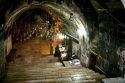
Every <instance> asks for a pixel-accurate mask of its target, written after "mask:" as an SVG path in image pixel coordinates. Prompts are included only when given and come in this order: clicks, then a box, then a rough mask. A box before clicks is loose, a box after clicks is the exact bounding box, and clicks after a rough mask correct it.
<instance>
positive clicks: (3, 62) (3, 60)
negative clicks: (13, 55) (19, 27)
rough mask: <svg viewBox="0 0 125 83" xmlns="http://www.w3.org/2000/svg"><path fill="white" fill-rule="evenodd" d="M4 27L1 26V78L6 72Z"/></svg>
mask: <svg viewBox="0 0 125 83" xmlns="http://www.w3.org/2000/svg"><path fill="white" fill-rule="evenodd" d="M3 37H4V36H3V29H1V28H0V80H1V79H2V78H3V76H4V74H5V72H4V71H5V57H4V39H3Z"/></svg>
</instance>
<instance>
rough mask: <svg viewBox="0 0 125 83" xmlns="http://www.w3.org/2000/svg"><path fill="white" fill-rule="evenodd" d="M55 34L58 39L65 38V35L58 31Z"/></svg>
mask: <svg viewBox="0 0 125 83" xmlns="http://www.w3.org/2000/svg"><path fill="white" fill-rule="evenodd" d="M57 36H58V37H59V39H64V38H65V36H64V35H63V34H61V33H58V34H57Z"/></svg>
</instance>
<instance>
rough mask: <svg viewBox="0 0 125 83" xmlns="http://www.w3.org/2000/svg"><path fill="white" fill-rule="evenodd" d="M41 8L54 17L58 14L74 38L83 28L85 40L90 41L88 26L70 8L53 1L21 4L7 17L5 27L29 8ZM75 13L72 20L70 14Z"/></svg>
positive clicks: (63, 25) (63, 26)
mask: <svg viewBox="0 0 125 83" xmlns="http://www.w3.org/2000/svg"><path fill="white" fill-rule="evenodd" d="M35 8H40V9H42V10H45V11H47V12H48V13H49V14H50V15H51V16H52V17H53V15H55V16H58V17H59V18H60V20H61V23H62V24H61V26H62V28H63V29H64V31H65V32H66V33H67V34H70V35H72V36H73V37H74V38H76V39H79V38H78V34H77V29H78V28H82V29H83V36H84V39H85V41H88V39H87V38H88V37H87V32H86V26H85V24H83V22H81V20H80V19H79V18H78V17H77V15H75V14H74V13H73V12H72V11H69V9H66V8H64V7H62V5H59V4H55V3H52V2H41V3H39V2H33V3H32V4H27V5H26V4H25V5H21V6H20V7H19V8H17V9H16V10H14V11H13V12H12V13H11V14H9V15H8V16H7V17H6V22H5V28H9V27H10V26H11V25H12V24H13V22H14V21H15V20H16V19H17V18H19V17H20V16H21V14H23V12H25V11H27V10H29V9H35ZM50 11H51V12H50ZM71 13H73V17H72V19H73V20H70V15H71Z"/></svg>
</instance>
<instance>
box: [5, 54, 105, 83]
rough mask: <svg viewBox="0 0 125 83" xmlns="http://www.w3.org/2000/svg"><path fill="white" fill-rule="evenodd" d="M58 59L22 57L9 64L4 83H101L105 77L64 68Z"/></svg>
mask: <svg viewBox="0 0 125 83" xmlns="http://www.w3.org/2000/svg"><path fill="white" fill-rule="evenodd" d="M56 61H58V58H55V57H53V56H46V57H41V58H40V57H20V58H19V59H16V61H15V62H11V63H9V64H8V70H7V71H8V72H7V77H6V79H5V81H4V83H99V81H100V80H101V79H102V78H104V77H105V76H103V75H100V74H99V73H95V72H94V71H92V70H90V69H88V68H84V67H74V68H73V67H63V66H62V64H61V63H60V62H56Z"/></svg>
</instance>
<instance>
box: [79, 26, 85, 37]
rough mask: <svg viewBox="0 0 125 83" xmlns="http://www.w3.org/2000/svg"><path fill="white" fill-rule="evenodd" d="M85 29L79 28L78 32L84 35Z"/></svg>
mask: <svg viewBox="0 0 125 83" xmlns="http://www.w3.org/2000/svg"><path fill="white" fill-rule="evenodd" d="M84 32H85V31H84V29H83V28H78V30H77V33H78V34H79V36H80V37H82V36H83V35H84Z"/></svg>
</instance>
